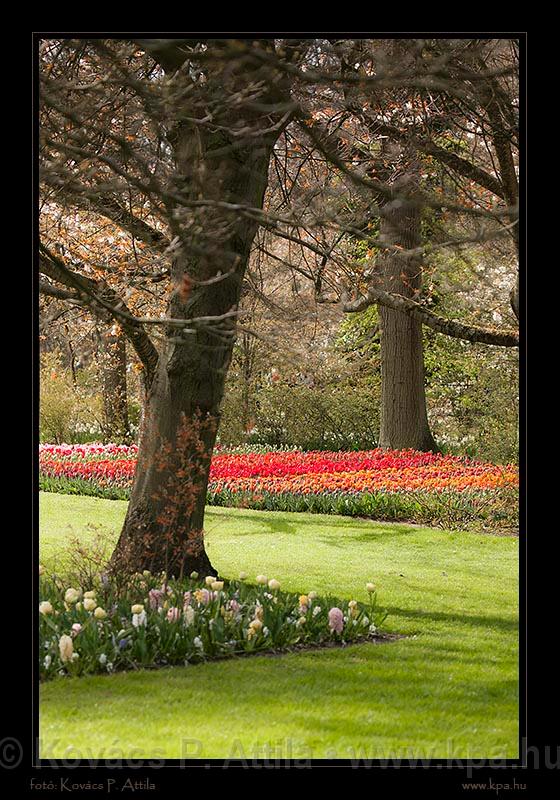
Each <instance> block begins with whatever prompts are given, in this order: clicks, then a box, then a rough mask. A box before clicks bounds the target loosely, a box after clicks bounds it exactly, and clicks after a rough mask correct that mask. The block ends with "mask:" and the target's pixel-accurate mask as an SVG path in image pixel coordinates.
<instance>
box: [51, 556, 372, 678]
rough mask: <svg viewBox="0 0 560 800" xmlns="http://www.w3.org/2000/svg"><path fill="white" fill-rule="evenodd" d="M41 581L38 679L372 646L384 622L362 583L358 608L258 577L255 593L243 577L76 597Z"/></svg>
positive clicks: (136, 582) (139, 583)
mask: <svg viewBox="0 0 560 800" xmlns="http://www.w3.org/2000/svg"><path fill="white" fill-rule="evenodd" d="M40 572H41V573H42V574H41V578H40V598H41V602H40V604H39V612H40V614H39V617H40V626H39V641H40V665H39V669H40V675H41V678H42V679H49V678H53V677H56V676H57V675H61V676H62V675H83V674H92V673H107V672H113V671H116V670H126V669H137V668H139V667H156V666H168V665H178V664H180V665H187V664H190V663H196V662H200V661H205V660H208V659H219V658H227V657H232V656H236V655H241V654H245V653H255V652H260V651H265V650H275V651H281V650H286V649H289V648H291V647H293V646H298V645H299V646H312V645H321V644H327V643H340V644H344V643H349V642H355V641H361V640H364V639H373V638H375V637H376V636H378V629H379V626H380V625H381V624H382V622H383V620H384V619H385V616H386V615H384V614H382V613H381V612H380V611H379V610H378V608H377V602H376V592H375V588H374V586H373V584H369V583H368V584H367V586H366V589H367V592H368V596H369V602H368V603H358V602H357V601H356V600H350V601H339V600H336V599H334V598H329V597H324V596H317V595H316V593H314V592H309V593H308V594H306V595H299V596H298V595H296V594H291V593H287V592H283V591H281V589H280V583H279V582H278V581H277V580H275V579H270V580H269V579H268V578H267V577H266V576H264V575H258V576H257V577H256V585H255V584H250V583H247V582H246V576H245V575H240V577H239V580H236V581H230V582H227V583H224V581H219V580H217V579H216V578H215V577H212V576H208V577H206V578H205V579H200V578H199V576H198V575H197V574H196V573H193V574H192V575H191V576H190V578H189V579H188V580H183V581H170V582H167V581H166V580H165V576H153V575H151V574H150V573H149V572H144V573H143V574H142V575H140V574H137V575H135V576H133V577H132V578H131V579H130V580H129V582H128V584H127V586H126V588H125V591H124V592H123V591H122V589H121V590H120V591H119V592H118V593H116V592H114V591H113V589H112V588H111V586H110V585H109V584H108V583H105V584H104V583H103V582H101V583H99V585H98V586H96V587H95V588H90V589H88V590H86V591H82V589H76V588H73V587H68V586H67V585H65V583H64V582H63V581H62V580H61V579H60V578H57V576H55V575H47V574H46V573H45V571H44V568H42V567H41V568H40ZM162 580H163V582H162Z"/></svg>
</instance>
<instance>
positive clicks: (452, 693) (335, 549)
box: [40, 494, 518, 759]
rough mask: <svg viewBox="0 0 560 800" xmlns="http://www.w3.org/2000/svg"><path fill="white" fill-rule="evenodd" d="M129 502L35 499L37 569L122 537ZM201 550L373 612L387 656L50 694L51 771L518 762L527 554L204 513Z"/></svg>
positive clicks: (43, 709) (161, 674) (410, 531)
mask: <svg viewBox="0 0 560 800" xmlns="http://www.w3.org/2000/svg"><path fill="white" fill-rule="evenodd" d="M125 511H126V503H125V502H120V501H112V500H101V499H97V498H90V497H75V496H69V495H60V494H41V498H40V516H41V559H42V561H43V563H45V564H47V565H49V566H51V567H52V566H55V565H58V568H60V569H63V568H64V558H63V555H62V554H63V553H64V551H65V549H66V548H67V547H68V542H69V540H70V538H71V537H72V536H74V535H79V536H80V537H81V538H82V539H84V540H85V539H87V538H88V537H91V536H92V535H93V528H92V527H91V526H92V525H94V526H98V527H100V528H101V529H103V530H107V531H109V532H111V534H112V536H114V537H115V538H116V536H117V534H118V531H119V528H120V525H121V524H122V520H123V518H124V514H125ZM206 530H207V550H208V553H209V555H210V558H211V560H212V562H213V564H214V565H215V566H216V567H217V569H219V571H220V574H221V575H223V576H225V577H236V576H237V574H238V573H239V572H240V571H241V570H245V571H247V572H248V573H249V574H250V575H256V574H258V573H264V574H266V575H268V576H269V577H275V578H277V579H278V580H279V581H280V582H281V584H282V588H283V589H287V590H292V591H297V592H306V591H311V590H315V591H317V592H329V593H333V594H335V595H337V596H339V597H341V598H342V597H344V598H355V599H357V600H365V599H366V591H365V583H366V581H368V580H372V581H374V582H375V583H376V585H377V586H378V599H379V602H380V604H381V605H382V606H383V607H384V608H385V609H386V610H387V611H388V612H389V617H388V619H387V620H386V623H385V626H384V627H385V630H386V631H387V632H391V633H401V634H406V636H407V638H405V639H400V640H398V641H394V642H392V643H387V644H375V645H373V644H363V645H353V646H349V647H346V648H337V649H329V650H317V651H307V652H300V653H292V654H288V655H282V656H274V657H273V656H266V655H261V656H252V657H250V658H238V659H234V660H230V661H221V662H210V663H207V664H200V665H197V666H189V667H186V668H182V667H174V668H170V669H162V670H157V671H139V672H129V673H120V674H117V675H107V676H95V677H94V676H92V677H84V678H73V679H60V680H55V681H52V682H49V683H46V684H43V685H42V686H41V703H40V718H41V726H40V736H41V755H42V757H43V758H54V757H58V758H75V757H82V758H103V757H106V758H113V759H114V758H119V757H124V758H126V757H128V758H130V757H136V758H143V759H146V758H152V759H157V758H163V757H166V758H189V757H198V758H226V759H228V758H245V759H251V758H259V757H260V758H267V757H268V758H277V759H283V758H289V757H292V758H302V759H307V758H355V759H360V758H365V759H375V758H381V759H384V758H423V757H424V758H506V757H507V758H516V757H517V756H518V743H517V740H518V541H517V539H515V538H510V537H498V536H490V535H476V534H472V533H449V532H446V531H441V530H434V529H430V528H423V527H419V526H412V525H405V524H388V523H375V522H371V521H366V520H354V519H350V518H346V517H331V516H322V515H311V514H284V513H277V512H259V511H246V510H239V509H224V508H208V509H207V517H206Z"/></svg>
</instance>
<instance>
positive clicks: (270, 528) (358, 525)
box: [207, 509, 422, 547]
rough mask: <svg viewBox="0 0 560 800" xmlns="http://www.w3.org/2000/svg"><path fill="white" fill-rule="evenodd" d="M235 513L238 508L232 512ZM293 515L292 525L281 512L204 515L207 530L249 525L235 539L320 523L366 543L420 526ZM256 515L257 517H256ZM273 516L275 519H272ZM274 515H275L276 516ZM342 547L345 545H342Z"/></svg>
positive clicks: (290, 530)
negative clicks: (240, 521)
mask: <svg viewBox="0 0 560 800" xmlns="http://www.w3.org/2000/svg"><path fill="white" fill-rule="evenodd" d="M235 510H236V511H237V509H235ZM285 513H286V514H287V513H290V515H293V516H294V517H295V519H294V520H293V522H292V521H291V520H290V521H288V520H286V518H285V516H281V515H283V514H284V512H278V511H254V512H253V513H252V514H243V513H242V514H240V513H236V514H235V515H234V516H233V515H228V514H227V512H223V513H220V512H218V513H216V512H215V511H214V512H213V513H212V514H209V515H208V516H207V522H208V524H209V529H211V528H214V527H215V524H220V523H222V522H226V523H231V524H235V523H236V522H238V521H239V520H245V521H247V522H248V523H250V527H249V528H248V529H247V530H244V531H235V535H236V536H252V535H258V534H268V533H291V534H298V533H300V532H301V529H302V528H309V527H311V528H318V527H320V526H321V524H323V523H325V524H328V526H329V528H332V529H335V530H344V529H346V530H348V529H349V530H348V535H349V536H351V537H352V539H353V540H354V541H363V542H368V541H371V540H374V539H375V538H376V537H379V536H387V537H389V536H404V535H408V534H411V533H415V532H417V531H418V530H419V529H421V528H422V526H419V525H407V524H403V523H398V522H376V521H375V520H364V519H355V518H354V517H342V516H336V515H333V516H328V517H327V519H325V515H324V514H316V515H313V516H314V517H315V518H314V519H309V516H310V515H309V514H299V513H298V512H295V511H294V512H285ZM257 515H258V516H257ZM273 515H274V516H273ZM276 515H277V516H276ZM367 527H373V528H374V530H365V528H367ZM324 541H326V542H329V543H331V544H333V546H337V545H336V543H335V542H333V541H332V540H331V537H330V536H328V537H327V536H325V537H324ZM340 546H341V547H342V546H344V544H343V543H342V544H341V545H340Z"/></svg>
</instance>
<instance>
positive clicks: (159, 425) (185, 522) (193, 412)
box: [112, 68, 279, 576]
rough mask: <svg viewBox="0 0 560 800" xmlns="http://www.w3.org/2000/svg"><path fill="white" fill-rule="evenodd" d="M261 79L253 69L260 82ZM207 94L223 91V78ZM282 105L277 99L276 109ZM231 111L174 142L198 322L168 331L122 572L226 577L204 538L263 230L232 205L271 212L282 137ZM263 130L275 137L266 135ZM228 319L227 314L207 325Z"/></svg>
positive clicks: (175, 311) (179, 298)
mask: <svg viewBox="0 0 560 800" xmlns="http://www.w3.org/2000/svg"><path fill="white" fill-rule="evenodd" d="M262 69H264V68H262ZM260 71H261V68H259V72H260ZM262 77H263V76H262V75H260V74H257V73H256V72H255V73H254V78H255V80H258V79H259V78H262ZM244 79H245V78H244V74H242V73H239V74H237V73H232V74H229V75H226V76H224V82H225V81H227V80H229V81H230V82H231V81H233V83H234V87H233V88H236V89H239V88H242V87H241V86H240V83H239V82H240V81H242V80H244ZM247 80H248V79H247ZM204 88H205V91H207V92H212V91H215V92H220V91H221V92H223V87H222V85H220V82H219V81H216V83H215V84H213V85H211V84H210V82H208V83H207V84H205V85H204ZM277 100H278V95H277V94H276V95H275V97H274V98H272V99H270V100H269V101H270V102H273V101H274V102H277ZM261 101H262V102H264V100H263V98H261ZM224 109H225V110H224V115H226V116H224V117H222V118H220V117H219V116H218V115H217V114H215V121H216V123H220V124H221V128H220V127H219V126H218V125H216V129H215V130H214V131H213V130H211V129H209V128H205V127H201V126H193V125H192V124H191V123H190V122H189V121H179V122H178V124H177V126H176V128H175V130H174V131H172V132H171V133H170V134H169V136H168V138H169V139H170V140H171V141H172V142H173V145H174V150H175V157H176V162H177V173H178V175H179V176H180V179H177V181H176V185H175V186H174V191H175V193H176V194H177V193H178V192H182V197H184V199H185V203H184V205H181V203H180V202H179V203H178V208H177V218H181V215H182V219H183V220H185V221H184V222H181V227H178V228H177V231H176V233H177V236H178V238H179V240H180V249H179V250H178V253H177V255H176V257H175V258H174V261H173V265H172V275H173V278H174V281H175V290H174V291H173V293H172V296H171V300H170V303H169V308H168V316H169V317H170V318H173V319H189V320H193V322H192V325H189V326H188V328H189V330H184V329H183V328H179V327H171V326H169V328H168V329H167V330H166V342H165V344H164V346H163V348H162V349H161V350H160V357H159V362H158V367H157V371H156V376H155V378H154V379H153V381H152V383H151V385H150V386H149V387H148V388H147V391H146V403H145V411H144V415H143V422H142V430H141V436H140V442H139V454H138V464H137V467H136V473H135V477H134V484H133V489H132V494H131V498H130V504H129V507H128V512H127V515H126V519H125V522H124V526H123V529H122V532H121V536H120V539H119V542H118V545H117V548H116V550H115V553H114V554H113V558H112V565H113V567H115V568H117V567H120V566H121V565H122V566H123V567H124V568H125V569H126V571H128V572H135V571H139V570H144V569H149V570H151V571H152V572H159V571H165V572H166V573H167V575H168V576H172V575H174V576H182V575H185V574H189V573H190V572H191V571H193V570H196V571H197V572H199V573H200V574H202V575H204V574H206V575H207V574H213V575H216V574H217V570H216V569H215V568H214V567H213V566H212V564H211V562H210V560H209V558H208V555H207V554H206V551H205V548H204V542H203V525H204V507H205V502H206V489H207V485H208V477H209V469H210V459H211V455H212V450H213V447H214V443H215V439H216V433H217V425H218V421H219V409H220V404H221V401H222V397H223V393H224V383H225V379H226V374H227V370H228V368H229V364H230V360H231V356H232V350H233V345H234V340H235V328H236V323H235V316H234V315H235V312H236V309H237V305H238V303H239V300H240V295H241V288H242V282H243V276H244V273H245V269H246V267H247V263H248V260H249V254H250V249H251V244H252V241H253V238H254V236H255V233H256V230H257V226H258V222H257V221H256V220H255V215H254V214H244V213H243V212H240V211H239V210H238V208H228V207H225V206H224V204H225V203H227V204H234V205H235V206H238V207H239V206H242V207H249V208H257V209H259V208H262V204H263V200H264V193H265V189H266V185H267V180H268V164H269V160H270V155H271V152H272V148H273V146H274V142H275V140H276V138H277V136H278V134H279V130H278V131H272V132H270V117H266V116H263V114H262V110H261V109H259V108H257V109H256V110H255V111H254V117H252V116H251V113H252V112H251V110H250V109H247V108H245V109H243V107H242V110H241V111H240V110H239V109H238V106H237V105H235V104H231V105H228V104H224ZM185 116H189V114H188V113H187V114H186V115H185ZM249 125H250V126H252V128H253V135H251V136H249V137H247V139H246V140H240V138H239V137H236V136H234V135H233V136H232V135H229V134H228V132H227V129H228V128H229V129H230V130H233V129H235V128H237V129H247V126H249ZM259 126H263V127H264V128H268V129H269V131H268V132H267V133H263V134H261V135H258V136H257V135H255V130H258V128H259ZM201 200H202V202H200V201H201ZM220 273H221V277H219V276H220ZM232 312H233V316H227V315H228V314H231V313H232ZM220 315H226V316H225V317H224V318H223V319H222V320H219V321H218V320H216V319H214V320H213V321H212V320H211V321H205V320H202V319H201V318H204V317H214V318H216V317H219V316H220Z"/></svg>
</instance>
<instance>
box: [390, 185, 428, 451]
mask: <svg viewBox="0 0 560 800" xmlns="http://www.w3.org/2000/svg"><path fill="white" fill-rule="evenodd" d="M380 235H381V237H383V241H384V242H385V243H387V244H389V245H399V246H401V247H403V248H404V249H405V250H406V249H412V248H415V247H418V246H419V244H420V210H419V207H418V205H416V204H415V203H413V202H412V201H410V200H405V199H403V198H402V197H400V198H399V197H398V196H397V197H396V199H395V200H393V201H391V202H389V203H385V204H384V205H383V207H382V211H381V230H380ZM380 273H381V282H382V287H383V289H384V290H385V291H387V292H391V293H397V294H400V295H403V296H405V297H414V296H417V294H418V292H419V290H420V287H421V284H422V264H421V261H420V260H419V259H418V258H417V257H411V256H401V255H399V254H396V253H394V252H392V253H391V252H388V253H386V254H385V255H384V256H383V257H382V258H381V270H380ZM379 317H380V328H381V430H380V436H379V446H380V447H386V448H391V449H396V450H400V449H404V448H413V449H414V450H423V451H434V452H435V451H437V449H438V448H437V445H436V443H435V441H434V438H433V436H432V433H431V431H430V427H429V424H428V415H427V411H426V393H425V388H424V386H425V381H424V350H423V343H422V323H421V322H420V321H419V320H417V319H413V318H412V317H410V316H407V315H405V314H402V313H401V312H400V311H396V310H393V309H391V308H387V307H385V306H380V307H379Z"/></svg>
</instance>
